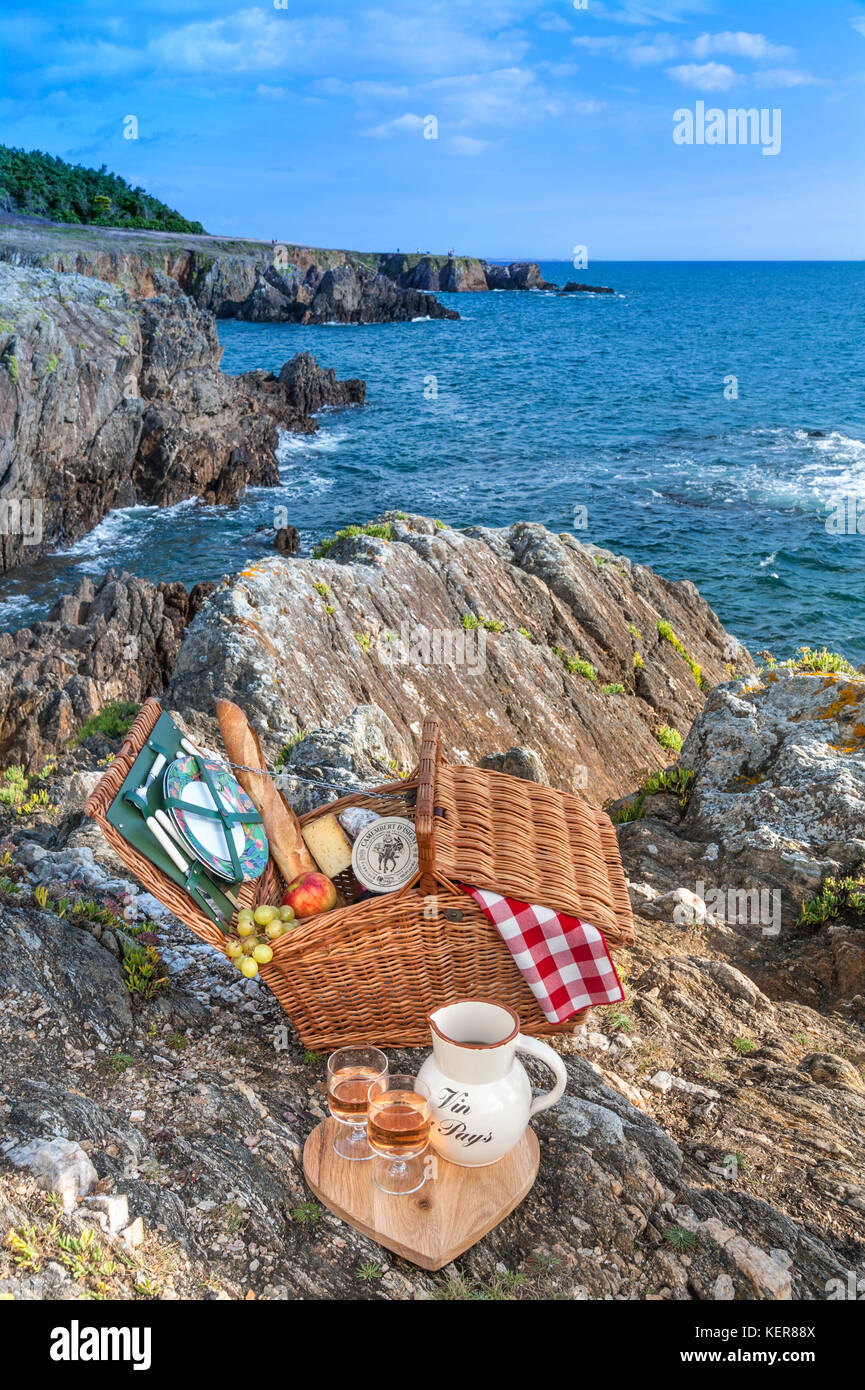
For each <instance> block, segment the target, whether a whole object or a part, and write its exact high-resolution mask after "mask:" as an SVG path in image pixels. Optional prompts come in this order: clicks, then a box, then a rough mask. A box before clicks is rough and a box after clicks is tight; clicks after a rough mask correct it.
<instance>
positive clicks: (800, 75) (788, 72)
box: [754, 68, 822, 87]
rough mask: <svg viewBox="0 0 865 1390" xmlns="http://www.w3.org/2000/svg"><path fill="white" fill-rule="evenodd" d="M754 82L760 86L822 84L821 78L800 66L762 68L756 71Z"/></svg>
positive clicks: (807, 85) (811, 85) (810, 85)
mask: <svg viewBox="0 0 865 1390" xmlns="http://www.w3.org/2000/svg"><path fill="white" fill-rule="evenodd" d="M754 82H755V83H756V85H757V86H758V87H817V86H822V79H821V78H819V77H812V75H811V73H810V72H801V71H800V70H799V69H798V68H762V69H761V70H760V72H755V73H754Z"/></svg>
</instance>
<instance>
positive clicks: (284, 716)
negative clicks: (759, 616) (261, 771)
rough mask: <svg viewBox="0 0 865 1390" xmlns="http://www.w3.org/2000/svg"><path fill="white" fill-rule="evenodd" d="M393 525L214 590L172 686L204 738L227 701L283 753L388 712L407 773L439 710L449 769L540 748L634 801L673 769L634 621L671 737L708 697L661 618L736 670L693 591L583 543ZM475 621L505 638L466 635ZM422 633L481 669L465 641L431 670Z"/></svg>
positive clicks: (569, 778) (413, 522)
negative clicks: (647, 688)
mask: <svg viewBox="0 0 865 1390" xmlns="http://www.w3.org/2000/svg"><path fill="white" fill-rule="evenodd" d="M388 520H389V524H390V527H391V536H392V539H391V540H390V541H388V540H386V539H381V538H378V537H373V536H366V535H359V536H355V537H353V538H350V539H346V540H342V541H340V542H338V543H337V544H335V545H334V546H333V547H332V548H331V549H330V550H329V551H328V552H327V555H326V556H325V557H324V558H322V559H318V560H307V559H302V558H301V559H297V560H294V561H293V562H292V563H291V564H290V565H286V564H285V563H284V562H283V561H282V560H279V559H277V558H276V557H273V558H269V559H265V560H263V561H262V562H261V563H259V564H258V565H256V566H255V568H254V571H253V572H252V573H246V574H244V575H242V576H238V577H237V578H236V579H235V580H232V581H229V582H228V583H227V584H226V585H225V586H223V587H222V588H220V589H219V590H217V592H216V593H214V594H213V595H211V597H210V599H209V601H208V602H207V603H206V604H205V605H204V607H203V609H202V610H201V612H200V613H199V615H198V617H197V618H196V619H195V620H194V622H193V623H192V624H191V625H190V627H189V629H188V631H187V635H186V638H185V640H184V643H183V646H182V648H181V651H180V654H179V656H178V659H177V662H176V664H175V669H174V677H173V681H172V686H171V691H170V699H171V701H172V703H173V704H174V707H175V708H176V709H178V710H179V712H180V713H181V714H183V715H184V716H186V717H187V718H189V719H190V720H193V719H195V720H197V721H198V727H199V728H200V730H201V736H202V737H208V738H216V737H217V735H216V728H215V721H214V712H215V705H216V701H217V700H218V699H220V698H228V699H234V700H236V701H239V702H240V703H241V704H242V705H243V707H244V709H245V710H246V711H247V713H248V715H249V717H250V718H251V720H252V722H253V724H254V725H255V727H256V729H257V731H258V733H259V736H260V738H261V741H262V745H263V748H264V751H265V753H266V754H267V755H268V756H269V757H270V758H271V759H275V758H276V756H277V754H278V752H279V750H280V748H281V747H282V746H283V744H284V743H285V741H286V739H287V738H288V737H289V735H291V734H292V733H296V732H299V731H300V730H301V729H317V728H319V727H321V726H322V725H323V724H325V723H331V724H338V723H339V722H340V720H342V719H344V718H345V716H346V715H347V714H348V713H349V712H350V711H351V710H352V709H353V708H354V707H355V706H356V705H357V704H358V699H359V697H361V698H362V699H363V702H364V703H365V704H370V705H375V706H377V707H378V708H379V709H380V710H384V711H387V714H388V716H389V718H390V720H391V721H392V723H393V725H394V726H395V728H396V730H397V731H398V733H399V735H400V737H401V739H402V740H403V741H404V744H405V745H406V748H407V750H410V751H407V753H406V755H405V756H406V761H407V762H408V763H409V764H411V763H413V762H414V760H415V758H416V756H417V745H418V740H419V737H420V721H421V718H422V715H423V712H424V711H425V710H431V711H435V712H436V713H438V714H439V716H440V718H441V721H442V733H443V740H444V747H445V753H446V756H447V757H448V758H450V759H451V760H452V761H459V762H465V763H472V762H477V761H478V759H480V758H481V757H483V756H484V755H485V754H487V753H488V752H489V750H490V748H502V747H503V746H504V747H513V748H532V749H533V751H534V752H535V753H536V754H537V756H538V757H539V758H540V759H541V761H542V762H543V766H544V769H545V771H546V773H547V775H548V777H549V779H550V781H551V782H552V783H553V784H554V785H556V786H562V787H567V788H568V789H569V790H573V789H574V786H575V771H576V769H577V768H579V769H580V771H581V773H584V774H585V776H584V777H583V779H582V786H583V788H584V790H585V794H586V795H587V797H588V799H589V800H591V801H593V802H595V803H599V802H602V801H604V800H605V799H606V798H607V797H609V796H611V795H616V794H618V793H620V792H622V791H623V790H625V789H626V787H625V785H624V784H625V783H626V782H629V781H631V779H632V777H633V772H632V769H633V768H634V767H635V766H640V765H642V766H643V767H644V768H646V769H647V770H648V769H649V768H653V767H657V766H659V765H660V764H661V763H662V761H663V754H662V750H661V749H660V747H659V745H658V742H657V739H656V737H655V722H656V715H655V712H654V711H653V710H651V709H650V708H649V706H647V704H646V702H645V701H644V700H643V699H642V698H641V697H640V696H639V695H637V694H636V692H635V691H634V687H633V669H634V667H633V651H634V645H633V644H634V639H633V637H632V635H631V633H630V630H629V627H628V623H629V622H632V623H636V625H637V626H639V628H640V630H641V631H642V632H643V634H644V636H645V637H646V651H647V657H646V659H647V660H651V661H653V662H654V663H656V664H657V665H658V666H659V667H660V668H661V669H663V670H665V671H666V672H667V673H668V674H669V677H670V681H671V684H672V686H673V688H674V689H675V692H676V696H675V698H676V701H677V715H676V723H677V725H678V727H680V728H682V729H686V728H687V727H688V726H689V724H690V721H691V720H692V719H693V717H694V716H695V715H696V713H697V712H698V711H699V709H700V708H701V706H702V702H703V698H704V697H703V694H702V692H701V690H700V689H699V688H698V687H697V685H696V684H695V682H694V678H693V675H692V673H691V670H690V669H689V667H688V666H687V664H686V663H685V662H684V661H683V660H682V658H681V657H680V656H679V655H678V653H677V652H676V651H675V650H674V649H673V647H672V646H671V645H670V643H668V642H662V641H660V639H658V640H657V642H655V643H654V644H651V646H649V644H650V639H649V637H648V634H651V633H653V632H654V633H657V623H658V622H659V621H660V620H661V619H662V618H666V619H667V620H668V621H670V622H672V624H673V627H674V629H675V631H676V632H677V633H679V634H681V640H682V641H683V643H685V645H686V646H687V648H688V650H689V651H690V652H691V653H692V655H693V656H694V658H695V660H696V659H698V660H699V661H700V664H701V666H702V668H703V671H704V675H705V680H706V683H707V684H710V683H711V682H712V681H713V680H719V679H723V678H724V676H725V675H726V670H725V665H724V660H723V653H724V651H725V650H726V649H727V647H728V644H729V639H728V635H727V634H726V633H725V632H724V630H723V628H722V627H721V626H720V624H719V623H718V621H717V619H716V618H715V616H714V614H712V612H711V610H710V609H709V607H708V605H706V604H705V603H704V601H703V600H702V599H700V597H699V595H698V594H697V592H696V590H695V589H694V588H693V586H692V585H689V584H668V583H667V582H666V581H665V580H662V579H660V578H659V577H658V576H657V575H654V574H653V573H652V572H651V571H650V570H646V569H643V568H641V567H639V566H634V567H631V568H630V570H628V571H627V572H626V571H625V569H624V568H623V569H622V570H621V571H620V570H619V569H617V568H616V567H615V566H612V565H605V566H603V567H601V568H599V567H598V566H597V565H596V564H595V562H594V556H593V553H592V552H591V551H589V550H587V549H586V548H585V547H583V546H581V545H580V544H579V542H577V541H575V540H574V539H573V537H570V536H554V535H551V534H550V533H549V532H548V531H546V530H545V529H544V528H543V527H542V526H538V525H534V524H529V523H519V524H517V525H515V526H511V527H508V528H506V529H503V530H493V529H490V528H485V527H472V528H469V529H468V530H466V531H456V530H454V529H452V528H450V527H445V528H443V529H441V528H438V527H436V525H435V523H434V522H433V521H432V520H431V519H429V518H425V517H417V516H413V517H407V518H405V517H400V516H396V515H393V516H391V517H389V518H388ZM317 583H318V584H321V583H324V584H326V585H327V586H328V605H329V606H331V607H332V608H333V609H334V611H333V613H325V612H324V611H323V605H322V603H321V601H320V598H319V595H318V593H317V592H316V590H315V587H314V586H315V584H317ZM470 613H474V614H476V615H481V616H483V617H486V618H488V619H490V620H491V621H493V622H495V621H499V622H501V623H502V631H501V632H497V631H488V630H487V629H484V628H482V627H481V628H479V629H477V630H475V632H474V633H472V632H469V633H465V632H464V630H463V626H462V623H463V618H464V617H465V616H466V615H467V614H470ZM418 627H422V628H423V630H424V631H425V632H426V633H427V635H429V634H430V633H438V634H450V636H451V638H453V639H454V640H456V638H457V637H458V636H459V637H460V638H465V637H467V636H468V637H476V639H477V642H478V649H477V651H473V652H471V653H468V651H467V652H466V653H463V655H464V656H466V657H467V656H468V655H469V654H470V655H471V656H472V657H473V658H475V657H476V658H477V660H476V661H475V662H474V665H473V666H472V669H467V667H466V665H465V664H464V663H463V664H458V663H457V661H456V657H455V655H454V653H455V652H456V653H457V654H459V651H460V649H459V648H457V647H451V648H450V649H449V654H450V657H451V658H452V659H451V660H450V661H447V660H439V657H440V656H443V655H444V648H443V646H442V645H441V644H440V645H439V647H438V648H435V649H434V648H433V647H431V646H430V647H429V650H428V659H427V657H426V656H425V655H424V648H423V645H422V644H420V643H418V641H417V639H416V633H417V629H418ZM518 627H525V628H526V629H527V630H528V631H529V632H530V633H531V634H532V635H533V637H534V639H535V640H534V641H527V640H526V638H525V637H523V636H522V635H521V634H520V633H519V632H518V631H517V629H518ZM404 634H406V635H405V636H404ZM359 637H360V638H362V639H363V641H360V640H359ZM390 639H395V640H390ZM481 640H483V644H484V645H483V653H482V655H483V659H482V660H481V659H480V658H481V647H480V643H481ZM552 647H560V648H561V649H562V650H564V651H565V652H566V655H570V654H573V653H579V654H580V655H581V656H583V657H584V658H586V659H587V660H590V661H591V662H592V664H593V665H594V666H595V667H596V668H597V670H598V673H599V681H598V682H593V681H589V680H587V679H585V678H584V677H582V676H580V675H578V674H576V673H569V672H568V671H567V669H566V668H565V665H564V663H563V662H562V660H561V659H560V658H559V657H558V656H557V655H555V654H554V652H553V651H552V650H551V648H552ZM614 679H620V680H621V681H622V682H623V683H624V684H625V686H626V693H625V694H623V695H621V696H619V697H617V698H616V699H615V700H611V699H608V698H606V697H604V696H603V695H602V694H601V693H600V691H599V689H598V685H599V682H600V681H602V680H614ZM625 750H626V751H625ZM304 761H305V762H308V759H307V758H306V757H304ZM297 766H298V764H297V763H296V758H295V757H293V758H292V759H291V761H290V768H292V769H295V768H296V767H297Z"/></svg>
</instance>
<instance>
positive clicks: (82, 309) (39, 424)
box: [0, 263, 364, 570]
mask: <svg viewBox="0 0 865 1390" xmlns="http://www.w3.org/2000/svg"><path fill="white" fill-rule="evenodd" d="M154 289H158V290H160V291H168V292H166V293H163V292H160V293H158V294H155V295H153V296H152V297H150V298H145V299H136V298H134V297H133V296H132V295H131V294H130V293H128V292H127V291H126V290H123V289H121V288H120V287H119V286H118V285H115V284H108V283H107V282H105V281H101V280H98V279H94V278H89V277H85V276H82V275H77V274H63V273H55V272H52V271H44V270H31V269H25V268H22V267H17V266H12V265H9V264H2V263H0V436H2V443H0V507H2V515H0V569H3V570H7V569H9V568H11V567H12V566H14V565H17V564H20V563H22V561H24V560H32V559H33V558H35V557H36V556H37V555H38V554H40V552H41V551H42V550H44V549H46V548H47V547H49V546H51V545H55V544H57V543H59V542H63V543H69V542H70V541H73V540H75V539H77V538H78V537H79V536H81V535H83V534H84V533H85V532H86V531H88V530H90V529H91V528H92V527H93V526H95V525H96V523H97V522H98V521H100V520H101V518H102V517H103V516H105V514H106V513H107V512H108V511H110V510H111V509H112V508H113V507H122V506H129V505H131V504H132V503H134V502H145V503H151V504H155V505H158V506H170V505H171V504H172V503H174V502H177V501H180V500H181V499H182V498H185V497H201V498H202V499H203V500H205V501H207V502H230V501H233V500H234V499H236V498H237V497H238V496H239V495H240V494H241V493H242V492H243V491H244V489H245V488H246V487H247V485H249V484H251V483H255V484H262V485H272V484H274V483H276V482H277V481H278V465H277V460H276V453H275V450H276V446H277V443H278V429H279V427H280V426H282V427H283V428H286V429H290V430H298V431H302V432H306V433H309V432H312V431H314V430H315V429H316V424H315V421H314V420H313V419H312V418H311V413H310V406H311V402H313V401H314V402H315V404H314V406H312V407H311V408H312V409H316V410H317V409H320V407H321V406H322V405H324V404H333V405H346V404H360V403H362V402H363V399H364V384H363V382H360V381H353V382H344V383H337V382H336V380H335V377H334V375H333V373H332V372H330V373H324V372H321V371H320V369H318V368H317V365H316V364H315V361H314V359H309V358H304V359H303V362H302V363H300V364H298V363H295V364H294V366H291V365H289V366H287V368H286V369H285V370H284V374H283V376H282V378H281V379H277V378H276V377H274V376H271V375H270V374H268V373H262V372H253V373H250V374H248V375H246V376H240V377H229V376H226V375H225V374H224V373H223V372H222V371H221V370H220V366H219V363H220V358H221V356H222V349H221V347H220V345H219V341H218V338H217V335H216V327H215V323H214V321H213V318H212V317H211V315H210V314H208V313H206V312H204V311H203V310H201V309H199V308H198V307H197V306H196V305H195V304H194V303H193V302H192V301H191V300H190V299H189V298H188V297H186V296H184V295H182V294H180V293H179V292H178V291H177V288H176V286H175V285H174V284H173V282H171V281H168V280H166V279H165V277H164V276H161V275H160V276H158V277H157V280H156V281H155V282H154ZM301 380H302V381H303V382H304V383H305V384H304V385H303V388H302V390H301V389H300V388H299V386H298V384H297V383H298V382H299V381H301ZM313 380H314V382H315V384H314V385H313Z"/></svg>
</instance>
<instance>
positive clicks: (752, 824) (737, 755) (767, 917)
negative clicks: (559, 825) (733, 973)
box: [613, 667, 865, 1018]
mask: <svg viewBox="0 0 865 1390" xmlns="http://www.w3.org/2000/svg"><path fill="white" fill-rule="evenodd" d="M863 706H865V677H863V676H861V675H857V674H843V673H841V674H839V673H836V672H831V671H829V672H810V671H807V670H795V669H788V668H786V667H774V668H770V669H764V670H762V671H761V672H760V674H759V675H758V676H755V677H751V678H749V679H748V680H747V681H746V682H745V683H744V684H742V683H738V682H737V683H731V684H726V685H721V686H718V687H717V688H716V689H714V690H712V691H711V692H710V694H709V696H708V699H707V701H706V704H705V706H704V707H703V709H702V710H701V712H700V713H699V715H698V716H697V718H696V720H695V721H694V724H693V725H692V727H691V731H690V733H689V735H688V737H687V739H686V741H685V744H684V747H683V748H682V751H681V755H680V759H679V762H680V765H681V767H685V768H687V769H689V770H690V771H691V772H692V773H693V778H692V781H691V782H690V784H689V785H688V787H687V790H686V793H685V796H684V797H682V796H681V794H680V788H678V787H675V786H674V789H673V790H672V791H671V792H670V793H668V794H665V793H664V792H663V790H662V789H661V790H660V792H659V793H655V794H654V795H650V796H647V797H646V798H645V799H644V800H643V801H642V804H641V806H640V808H639V809H640V814H638V815H637V816H636V818H634V819H631V820H628V821H626V822H625V823H623V824H622V825H620V827H619V844H620V848H621V850H622V857H623V859H624V862H625V867H626V871H627V873H628V877H629V879H630V880H631V883H632V898H633V901H634V903H635V904H636V905H637V906H638V908H639V909H640V910H642V911H643V912H645V913H647V914H650V915H652V916H653V917H656V918H658V919H659V920H663V921H668V922H674V923H677V924H678V927H679V930H683V929H687V928H689V927H691V926H693V925H695V924H696V926H697V927H698V928H699V929H700V930H705V931H706V932H707V934H708V935H710V936H712V935H716V936H717V935H719V934H720V935H724V936H726V937H728V938H729V941H730V944H729V945H728V948H727V949H728V952H729V954H730V956H731V958H732V959H735V960H736V961H737V963H739V964H742V965H743V966H747V968H748V970H749V972H750V973H751V974H752V975H753V977H754V978H755V979H756V980H757V981H758V982H760V984H761V987H762V988H764V989H766V990H767V992H768V993H770V994H771V995H772V997H773V998H784V999H795V1000H799V1001H801V1002H802V1003H805V1004H808V1005H810V1006H812V1007H821V1008H822V1007H825V1006H828V1005H832V1004H835V1005H837V1004H840V1006H841V1007H844V1008H846V1009H848V1010H849V1011H851V1013H852V1015H853V1016H856V1017H863V1018H865V886H863V883H862V881H861V876H862V873H863V868H865V833H863V825H865V719H863ZM620 804H621V803H620ZM613 810H614V814H615V810H616V808H613ZM831 880H835V882H836V887H835V888H834V889H832V888H831V885H830V889H829V895H828V897H827V896H826V892H825V889H826V885H827V881H831ZM857 881H858V882H857ZM845 882H846V885H847V886H846V888H845V887H844V884H845ZM809 901H811V902H813V903H814V907H813V909H812V911H811V912H810V913H806V915H805V916H804V917H800V912H801V908H802V904H803V902H806V903H807V902H809ZM860 908H861V910H860Z"/></svg>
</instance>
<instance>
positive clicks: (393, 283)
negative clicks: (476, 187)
mask: <svg viewBox="0 0 865 1390" xmlns="http://www.w3.org/2000/svg"><path fill="white" fill-rule="evenodd" d="M382 259H384V258H381V257H378V256H359V255H355V254H353V253H351V252H347V251H330V250H324V249H317V248H311V247H308V246H296V245H287V244H285V243H282V242H279V243H277V242H272V243H268V242H261V241H246V240H242V239H241V238H221V237H210V236H194V235H186V234H179V233H174V232H151V231H134V230H131V229H126V228H124V229H122V230H121V229H117V228H113V227H72V226H69V225H67V224H57V223H51V222H35V221H34V222H32V223H23V222H22V221H21V219H15V218H13V217H10V216H9V215H8V214H6V215H4V214H3V213H2V212H0V261H6V262H9V263H11V264H13V265H17V266H30V267H39V268H43V269H50V270H54V271H61V272H74V273H77V274H79V275H87V276H94V277H96V278H98V279H101V280H105V281H109V282H111V283H114V284H117V285H119V286H120V287H121V288H122V289H125V290H127V291H128V292H129V294H130V295H132V296H133V297H134V298H147V297H151V296H153V295H156V294H165V293H166V292H168V293H177V291H178V290H180V291H181V292H182V293H183V294H186V295H189V297H190V298H191V299H193V300H194V301H195V303H196V304H197V305H198V307H199V308H200V309H206V310H208V311H209V312H210V313H212V314H214V315H215V316H216V317H217V318H240V319H247V320H249V321H251V322H261V323H281V322H291V323H303V324H313V323H330V322H336V323H391V322H405V321H407V320H411V319H416V318H441V319H456V318H459V314H458V313H456V311H455V310H453V309H446V308H445V307H444V306H443V305H441V304H439V303H438V301H437V300H436V299H435V298H433V297H432V296H431V295H428V294H422V293H421V290H422V289H423V288H424V286H422V285H409V284H406V285H402V284H401V283H399V281H398V280H397V279H395V278H394V277H392V276H388V275H385V274H382V273H381V270H380V268H379V264H378V263H379V261H380V260H382ZM479 287H481V288H485V286H479ZM443 288H444V286H443Z"/></svg>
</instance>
